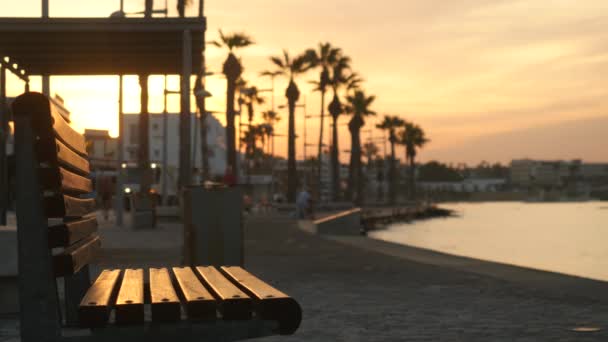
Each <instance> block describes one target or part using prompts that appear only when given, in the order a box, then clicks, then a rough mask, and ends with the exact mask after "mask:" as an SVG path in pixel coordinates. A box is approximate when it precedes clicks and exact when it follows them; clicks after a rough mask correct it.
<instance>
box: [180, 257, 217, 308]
mask: <svg viewBox="0 0 608 342" xmlns="http://www.w3.org/2000/svg"><path fill="white" fill-rule="evenodd" d="M173 274H175V279H176V280H177V284H178V285H179V290H180V292H181V294H182V296H183V298H184V303H185V307H186V313H187V314H188V318H190V319H215V318H216V311H217V304H216V302H215V299H214V298H213V295H211V293H209V291H208V290H207V289H206V288H205V286H203V284H202V283H201V281H200V280H199V279H198V277H197V276H196V274H194V272H193V271H192V269H191V268H190V267H173Z"/></svg>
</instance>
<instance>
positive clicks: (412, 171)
mask: <svg viewBox="0 0 608 342" xmlns="http://www.w3.org/2000/svg"><path fill="white" fill-rule="evenodd" d="M414 158H416V157H414V156H413V155H412V156H410V200H412V201H415V200H416V162H415V160H414Z"/></svg>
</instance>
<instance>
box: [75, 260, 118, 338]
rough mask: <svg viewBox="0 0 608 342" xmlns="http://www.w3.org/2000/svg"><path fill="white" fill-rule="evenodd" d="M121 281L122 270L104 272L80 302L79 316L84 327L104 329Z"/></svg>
mask: <svg viewBox="0 0 608 342" xmlns="http://www.w3.org/2000/svg"><path fill="white" fill-rule="evenodd" d="M119 279H120V270H104V271H103V272H101V274H100V275H99V277H97V280H95V283H93V285H91V287H90V288H89V289H88V290H87V293H86V295H85V296H84V298H83V299H82V301H81V302H80V306H79V310H78V316H79V320H80V325H81V326H82V327H85V328H95V327H103V326H105V325H106V324H107V323H108V318H109V316H110V311H111V309H112V304H113V302H112V301H113V299H114V297H115V296H116V290H117V289H118V283H119Z"/></svg>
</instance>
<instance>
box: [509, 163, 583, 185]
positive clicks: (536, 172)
mask: <svg viewBox="0 0 608 342" xmlns="http://www.w3.org/2000/svg"><path fill="white" fill-rule="evenodd" d="M581 168H582V162H581V160H572V161H561V160H558V161H543V160H532V159H519V160H513V161H511V175H510V176H511V177H510V179H511V184H512V185H513V186H515V187H533V186H539V187H563V186H566V185H567V184H568V183H569V182H572V181H574V180H580V178H581V176H582V174H581Z"/></svg>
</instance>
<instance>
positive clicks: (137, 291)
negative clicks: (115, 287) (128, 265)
mask: <svg viewBox="0 0 608 342" xmlns="http://www.w3.org/2000/svg"><path fill="white" fill-rule="evenodd" d="M143 321H144V270H143V269H127V270H125V272H124V275H123V279H122V284H121V286H120V291H119V292H118V298H116V324H137V323H143Z"/></svg>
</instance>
